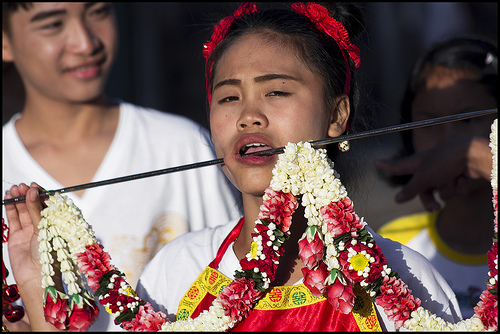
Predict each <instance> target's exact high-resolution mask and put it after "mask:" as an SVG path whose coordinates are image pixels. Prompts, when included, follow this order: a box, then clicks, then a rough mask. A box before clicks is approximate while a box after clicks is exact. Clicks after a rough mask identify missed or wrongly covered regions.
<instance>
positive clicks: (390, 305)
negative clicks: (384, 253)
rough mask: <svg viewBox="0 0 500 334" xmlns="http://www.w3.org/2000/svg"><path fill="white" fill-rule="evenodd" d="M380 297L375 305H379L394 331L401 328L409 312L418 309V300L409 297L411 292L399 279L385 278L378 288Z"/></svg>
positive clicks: (408, 316) (376, 299)
mask: <svg viewBox="0 0 500 334" xmlns="http://www.w3.org/2000/svg"><path fill="white" fill-rule="evenodd" d="M380 293H381V294H380V296H378V297H377V298H375V303H377V304H378V305H380V306H381V307H382V308H383V309H384V312H385V314H386V315H387V318H388V319H389V320H391V321H393V322H394V326H395V327H396V329H399V328H400V327H401V326H403V324H404V322H405V321H406V320H407V319H409V318H410V315H411V312H413V311H415V310H416V309H417V308H418V307H420V299H418V298H416V297H413V296H412V295H411V290H410V289H408V286H407V285H406V284H405V283H404V282H403V281H402V280H401V279H399V278H395V277H389V276H385V277H384V279H383V280H382V285H381V286H380Z"/></svg>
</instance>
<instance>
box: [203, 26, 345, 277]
mask: <svg viewBox="0 0 500 334" xmlns="http://www.w3.org/2000/svg"><path fill="white" fill-rule="evenodd" d="M217 68H218V70H217V72H216V73H215V75H214V89H213V95H212V104H211V108H210V125H211V130H212V135H213V143H214V145H215V150H216V153H217V156H218V157H224V163H225V166H224V172H225V174H226V175H227V177H228V178H229V179H230V180H231V182H232V183H233V184H234V185H235V186H236V187H237V188H238V189H239V190H240V191H241V192H242V198H243V205H244V214H245V224H244V227H243V229H242V231H241V233H240V235H239V237H238V240H237V241H236V243H235V252H236V254H237V256H238V257H239V258H243V257H244V256H245V254H246V253H247V252H248V250H249V249H250V244H251V241H252V240H251V233H252V232H253V227H254V221H255V220H256V219H257V216H258V213H259V208H260V205H261V204H262V195H263V194H264V190H265V189H266V188H267V187H268V186H269V183H270V180H271V177H272V169H273V167H274V165H275V163H276V161H277V156H275V155H273V156H265V157H242V156H241V154H240V150H241V149H242V148H243V147H244V146H245V145H247V144H250V143H262V144H264V145H263V146H261V147H260V148H259V150H264V149H270V148H277V147H282V146H285V145H286V144H287V143H288V142H299V141H307V140H319V139H324V138H327V137H336V136H339V135H340V134H342V133H343V131H344V130H345V122H346V120H347V117H348V115H349V104H348V100H347V98H346V97H345V96H343V97H341V98H339V99H338V100H337V104H336V106H337V107H336V108H335V109H334V110H327V108H326V104H325V101H324V93H323V86H322V82H321V81H320V80H319V79H318V77H317V76H316V75H315V74H314V73H313V72H311V71H310V70H309V69H308V68H307V67H306V66H305V64H303V63H302V62H301V61H300V60H299V57H297V56H296V55H295V54H294V52H293V51H292V50H291V49H290V48H288V47H280V46H278V45H277V44H276V43H274V42H272V41H270V40H269V39H266V38H263V37H262V36H261V35H256V34H251V35H246V36H245V37H244V38H240V39H239V40H237V41H236V42H235V43H234V44H233V45H232V46H231V47H230V48H229V49H228V50H227V51H226V53H225V54H224V55H223V56H222V58H221V59H220V62H219V65H218V67H217ZM300 215H301V214H300V213H297V214H296V215H295V216H294V222H295V225H292V229H293V228H294V227H299V228H298V230H299V231H303V228H304V225H302V224H304V221H303V219H302V217H300ZM299 222H300V223H299ZM301 234H302V233H301V232H295V233H294V232H293V231H292V235H293V236H294V237H300V236H301ZM288 244H289V245H294V246H296V242H295V241H291V240H289V243H288ZM285 247H286V245H285ZM290 247H292V246H290ZM285 253H286V254H295V255H297V256H298V251H296V250H295V251H292V252H285ZM283 263H284V262H282V264H283ZM285 263H286V260H285ZM290 267H292V268H290ZM299 267H300V265H298V263H297V262H291V263H287V264H286V265H282V266H280V268H281V270H282V272H283V274H282V275H281V276H280V275H279V273H277V282H280V283H282V284H293V283H295V282H296V281H297V279H298V277H299V275H301V273H300V269H299ZM290 269H291V270H290ZM278 271H280V269H278ZM290 272H292V273H293V274H292V275H291V276H289V274H290Z"/></svg>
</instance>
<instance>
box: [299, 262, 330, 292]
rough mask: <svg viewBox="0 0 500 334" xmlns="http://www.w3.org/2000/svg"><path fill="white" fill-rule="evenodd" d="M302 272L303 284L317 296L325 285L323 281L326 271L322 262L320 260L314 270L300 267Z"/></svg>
mask: <svg viewBox="0 0 500 334" xmlns="http://www.w3.org/2000/svg"><path fill="white" fill-rule="evenodd" d="M302 274H304V285H305V286H307V288H308V289H309V290H311V294H312V295H313V296H315V297H319V296H321V295H322V294H323V293H324V292H325V290H326V286H325V284H324V283H325V279H326V277H327V275H328V272H327V267H326V265H325V264H324V263H323V262H320V264H319V266H318V268H316V269H314V270H312V269H308V268H302Z"/></svg>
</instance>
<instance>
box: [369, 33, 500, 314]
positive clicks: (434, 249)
mask: <svg viewBox="0 0 500 334" xmlns="http://www.w3.org/2000/svg"><path fill="white" fill-rule="evenodd" d="M497 56H498V53H497V46H496V45H494V44H493V43H491V42H489V41H487V40H484V39H482V38H480V37H476V36H462V37H456V38H452V39H448V40H445V41H443V42H440V43H436V44H434V45H432V46H431V47H430V48H429V49H428V50H427V51H426V52H425V53H424V54H423V55H422V56H421V57H420V58H419V59H418V60H417V61H416V62H415V64H414V67H413V70H412V72H411V78H410V80H409V83H408V86H407V90H406V93H405V97H404V99H403V103H402V109H401V110H402V121H403V123H406V122H411V121H420V120H424V119H430V118H435V117H442V116H448V115H454V114H459V113H464V112H470V111H478V110H486V109H492V108H496V107H497V106H498V101H497V94H498V62H497V59H498V58H497ZM495 117H496V116H495V115H491V116H483V117H477V118H471V119H465V120H462V121H457V122H450V123H446V124H442V125H438V126H430V127H425V128H420V129H415V130H413V131H405V132H402V136H403V146H404V148H403V150H402V153H401V156H400V157H399V159H395V160H393V161H377V162H376V166H377V167H378V168H380V170H382V171H385V172H388V173H389V174H392V177H391V178H390V179H391V182H392V183H393V184H399V185H402V189H401V191H399V192H398V193H397V194H396V202H398V203H403V202H406V201H409V200H411V199H412V198H414V197H415V196H419V197H420V200H421V202H422V204H423V206H424V208H425V209H426V210H427V211H426V212H421V213H416V214H411V215H407V216H403V217H399V218H396V219H394V220H392V221H390V222H388V223H386V224H385V225H383V226H381V227H380V228H379V230H378V231H377V232H378V233H379V234H381V235H382V236H384V237H386V238H390V239H393V240H395V241H398V242H401V243H403V244H405V245H407V246H409V247H411V248H413V249H415V250H417V251H419V252H420V253H422V254H423V255H424V256H426V257H427V258H428V259H429V260H430V262H431V263H432V264H433V265H434V266H435V267H436V268H437V269H438V271H439V272H440V273H441V274H442V275H443V277H444V278H445V279H446V280H447V282H448V284H450V286H451V288H452V289H453V290H454V292H455V294H456V295H457V299H458V301H459V304H460V308H461V312H462V315H463V316H464V318H468V317H470V316H471V315H472V314H473V313H474V310H473V308H474V306H475V305H476V304H477V302H478V301H479V296H480V294H481V292H482V291H483V290H484V288H485V281H484V280H485V277H486V276H487V274H488V265H487V255H486V254H487V252H488V250H489V249H490V247H491V241H492V237H493V230H492V224H491V222H492V220H493V214H494V209H493V206H492V204H491V198H492V192H491V186H490V174H491V165H492V153H491V149H490V147H489V146H488V144H489V139H488V136H489V133H490V131H491V130H490V125H491V123H492V120H493V119H494V118H495ZM438 194H439V198H440V200H439V199H438V198H437V195H438Z"/></svg>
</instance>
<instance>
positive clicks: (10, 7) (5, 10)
mask: <svg viewBox="0 0 500 334" xmlns="http://www.w3.org/2000/svg"><path fill="white" fill-rule="evenodd" d="M32 5H33V3H32V2H2V30H3V31H4V32H5V33H6V34H7V35H9V36H10V34H11V33H12V31H11V29H10V16H11V15H12V14H13V13H15V12H16V11H17V10H19V8H22V9H24V10H28V9H29V8H30V7H31V6H32Z"/></svg>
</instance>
